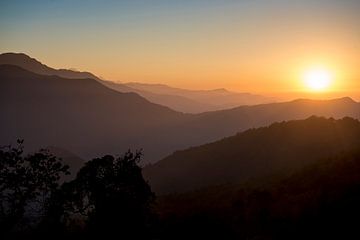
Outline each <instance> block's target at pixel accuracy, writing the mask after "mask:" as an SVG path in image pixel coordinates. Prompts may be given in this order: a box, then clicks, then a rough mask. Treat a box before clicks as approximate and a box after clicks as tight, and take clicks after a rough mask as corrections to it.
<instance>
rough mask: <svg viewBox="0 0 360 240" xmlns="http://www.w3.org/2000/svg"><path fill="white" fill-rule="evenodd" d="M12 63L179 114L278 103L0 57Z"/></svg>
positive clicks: (8, 55) (17, 55)
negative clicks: (125, 80)
mask: <svg viewBox="0 0 360 240" xmlns="http://www.w3.org/2000/svg"><path fill="white" fill-rule="evenodd" d="M3 64H8V65H15V66H19V67H21V68H23V69H26V70H28V71H30V72H34V73H37V74H42V75H56V76H59V77H63V78H70V79H83V78H91V79H95V80H98V81H99V82H100V83H102V84H103V85H105V86H107V87H109V88H111V89H114V90H116V91H119V92H123V93H128V92H135V93H138V94H139V95H141V96H142V97H144V98H146V99H147V100H149V101H150V102H153V103H156V104H160V105H163V106H167V107H169V108H171V109H174V110H175V111H179V112H184V113H200V112H205V111H213V110H219V109H226V108H231V107H236V106H240V105H254V104H258V103H266V102H274V101H275V100H274V99H272V98H266V97H263V96H259V95H252V94H248V93H233V92H229V91H227V90H224V89H217V90H209V91H205V90H204V91H193V90H186V89H179V88H172V87H169V86H166V85H159V84H142V83H128V84H122V83H116V82H112V81H107V80H102V79H99V78H98V77H97V76H95V75H94V74H92V73H89V72H77V71H72V70H67V69H54V68H51V67H48V66H46V65H45V64H43V63H41V62H39V61H38V60H36V59H34V58H31V57H29V56H28V55H26V54H23V53H3V54H0V65H3Z"/></svg>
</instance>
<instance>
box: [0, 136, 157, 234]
mask: <svg viewBox="0 0 360 240" xmlns="http://www.w3.org/2000/svg"><path fill="white" fill-rule="evenodd" d="M140 157H141V153H140V152H136V153H132V152H130V151H128V152H126V153H125V154H124V155H123V156H121V157H117V158H115V157H113V156H110V155H108V156H104V157H102V158H96V159H93V160H91V161H89V162H87V163H86V164H85V166H84V167H83V168H81V169H80V171H79V172H78V174H77V176H76V178H75V179H74V180H73V181H70V182H65V183H63V184H60V182H61V179H62V177H63V176H64V175H66V174H69V171H68V170H69V166H66V165H64V164H63V163H62V160H61V159H59V158H57V157H55V156H52V155H51V154H50V153H49V152H48V151H47V150H44V149H43V150H40V151H39V152H36V153H33V154H29V155H25V154H24V150H23V141H18V145H17V146H16V147H12V146H7V147H3V148H2V149H1V150H0V232H1V233H0V234H1V238H12V239H13V238H16V239H18V238H43V237H46V238H51V239H54V238H58V239H62V238H65V237H75V236H76V237H89V236H91V237H93V236H98V237H100V236H105V237H106V236H114V234H115V235H118V236H121V237H122V238H124V237H128V236H131V237H132V238H139V237H145V236H150V233H149V231H150V223H151V222H153V219H152V218H153V213H152V211H151V204H152V203H153V201H154V199H155V196H154V194H153V193H152V192H151V189H150V187H149V185H148V184H147V183H146V182H145V180H144V179H143V177H142V174H141V168H140V167H139V166H138V163H139V161H140Z"/></svg>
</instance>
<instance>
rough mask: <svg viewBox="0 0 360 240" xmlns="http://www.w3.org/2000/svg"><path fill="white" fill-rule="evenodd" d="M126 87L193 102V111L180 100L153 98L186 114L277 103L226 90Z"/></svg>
mask: <svg viewBox="0 0 360 240" xmlns="http://www.w3.org/2000/svg"><path fill="white" fill-rule="evenodd" d="M124 85H126V86H128V87H130V88H132V89H137V90H138V91H146V92H151V93H152V94H157V95H160V96H163V98H165V96H178V97H182V98H185V99H187V101H193V104H195V105H194V107H193V109H189V108H186V105H185V107H184V106H182V105H184V104H186V101H185V103H183V102H182V101H179V99H178V101H173V102H172V101H170V102H169V101H166V100H167V99H166V98H165V99H162V98H159V97H158V98H153V100H154V101H156V102H157V103H159V104H162V105H166V104H168V105H166V106H169V107H170V108H173V109H176V110H179V111H181V109H182V110H183V111H185V112H192V113H199V112H206V111H215V110H221V109H228V108H233V107H238V106H241V105H256V104H262V103H271V102H276V99H275V98H270V97H265V96H261V95H255V94H250V93H238V92H231V91H228V90H226V89H224V88H221V89H213V90H188V89H181V88H174V87H170V86H167V85H164V84H145V83H125V84H124ZM139 94H140V95H142V94H141V92H139ZM164 95H165V96H164ZM142 96H143V95H142ZM144 97H145V96H144ZM150 97H151V96H150ZM149 100H150V99H149ZM170 100H171V99H170ZM181 104H182V105H181Z"/></svg>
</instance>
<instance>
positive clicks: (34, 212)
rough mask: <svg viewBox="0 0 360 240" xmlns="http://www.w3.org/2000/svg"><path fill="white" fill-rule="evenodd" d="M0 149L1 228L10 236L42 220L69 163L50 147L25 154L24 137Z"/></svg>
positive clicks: (3, 232) (66, 171)
mask: <svg viewBox="0 0 360 240" xmlns="http://www.w3.org/2000/svg"><path fill="white" fill-rule="evenodd" d="M17 143H18V144H17V146H16V147H12V146H6V147H2V148H1V149H0V230H1V233H2V234H4V235H7V234H9V233H11V232H14V231H16V232H19V231H20V230H24V228H27V227H29V226H31V225H34V224H36V223H38V222H39V219H41V216H42V215H43V213H44V211H45V209H46V204H47V200H48V199H49V198H50V196H51V194H52V192H54V191H55V190H56V189H57V188H58V186H59V185H58V182H59V180H60V178H61V176H62V175H63V174H69V172H68V168H69V167H68V166H66V165H64V164H62V162H61V159H58V158H56V157H55V156H52V155H51V154H50V153H49V152H48V151H47V150H44V149H42V150H40V151H39V152H36V153H33V154H29V155H24V149H23V140H18V141H17Z"/></svg>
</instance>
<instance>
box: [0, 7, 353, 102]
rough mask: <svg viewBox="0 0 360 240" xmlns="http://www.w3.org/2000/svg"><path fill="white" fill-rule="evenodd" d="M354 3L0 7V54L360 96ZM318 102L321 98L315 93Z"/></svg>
mask: <svg viewBox="0 0 360 240" xmlns="http://www.w3.org/2000/svg"><path fill="white" fill-rule="evenodd" d="M359 12H360V1H359V0H302V1H295V0H294V1H292V0H262V1H260V0H237V1H235V0H206V1H205V0H181V1H179V0H167V1H165V0H122V1H121V0H118V1H109V0H104V1H96V0H87V1H84V0H83V1H80V0H78V1H77V0H71V1H69V0H62V1H55V0H51V1H50V0H48V1H45V0H43V1H38V0H33V1H25V0H24V1H18V0H9V1H6V0H1V1H0V52H1V53H3V52H24V53H26V54H28V55H30V56H32V57H34V58H36V59H38V60H39V61H41V62H43V63H45V64H46V65H48V66H51V67H54V68H75V69H78V70H82V71H90V72H92V73H94V74H96V75H97V76H100V77H102V78H104V79H108V80H113V81H119V82H145V83H163V84H168V85H171V86H175V87H182V88H190V89H213V88H227V89H230V90H235V91H241V92H254V93H269V94H275V93H276V94H284V95H286V94H295V93H298V94H300V95H301V94H303V93H304V92H307V93H309V94H310V91H307V88H306V86H305V84H304V80H303V76H304V74H306V72H307V71H309V69H312V68H319V67H320V68H323V69H327V71H329V72H330V73H331V75H332V76H333V80H332V84H331V88H329V89H328V92H327V94H328V93H329V92H331V94H332V95H349V96H354V97H357V96H360V14H359ZM323 94H325V93H323Z"/></svg>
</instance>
